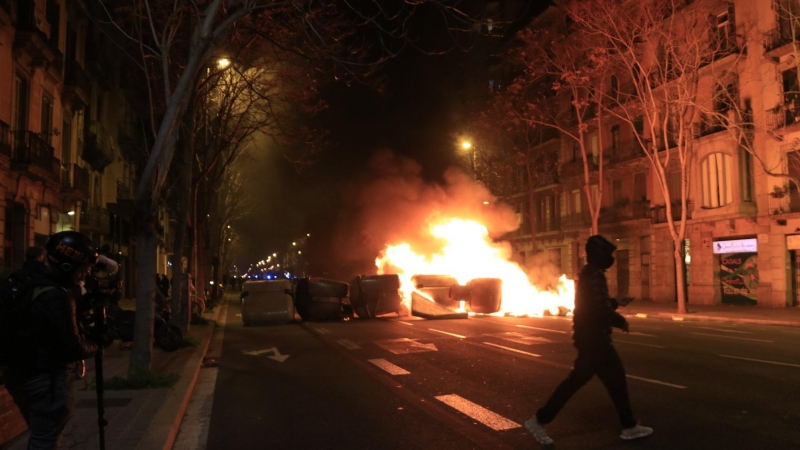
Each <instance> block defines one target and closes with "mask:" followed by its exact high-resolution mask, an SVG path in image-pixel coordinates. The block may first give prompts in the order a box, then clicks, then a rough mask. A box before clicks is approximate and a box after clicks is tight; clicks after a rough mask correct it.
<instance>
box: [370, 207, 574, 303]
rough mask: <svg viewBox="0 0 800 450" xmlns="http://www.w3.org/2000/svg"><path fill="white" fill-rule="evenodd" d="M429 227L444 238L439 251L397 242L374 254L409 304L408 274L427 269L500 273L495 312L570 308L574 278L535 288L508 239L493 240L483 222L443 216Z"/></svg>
mask: <svg viewBox="0 0 800 450" xmlns="http://www.w3.org/2000/svg"><path fill="white" fill-rule="evenodd" d="M430 233H431V235H432V236H434V237H436V238H438V239H441V240H443V241H444V242H445V245H444V247H443V248H442V250H441V251H440V252H437V253H434V254H431V255H427V256H426V255H421V254H419V253H416V252H415V251H414V250H413V249H412V248H411V246H410V245H409V244H408V243H400V244H397V245H388V246H387V247H386V249H385V250H383V251H382V252H381V255H380V256H379V257H378V258H377V259H376V260H375V264H376V265H377V266H378V273H379V274H383V273H397V274H398V276H399V277H400V283H401V290H402V292H403V297H404V299H405V302H406V306H407V307H409V308H410V299H411V292H412V291H413V290H414V289H415V287H414V285H413V283H412V282H411V278H412V277H413V276H414V275H425V274H428V275H449V276H452V277H454V278H455V279H456V280H458V283H459V284H461V285H465V284H467V282H469V281H470V280H472V279H474V278H499V279H501V280H502V281H503V292H502V304H501V306H500V311H499V312H498V313H496V314H503V315H504V314H510V315H514V316H541V315H543V314H544V313H545V311H549V312H550V313H551V314H557V313H558V312H559V307H563V308H566V309H567V310H569V311H572V309H573V308H574V304H575V303H574V302H575V286H574V283H573V281H572V280H569V279H567V278H566V276H564V275H562V276H561V277H560V278H559V283H558V286H557V287H556V290H555V291H542V290H539V289H538V288H537V287H536V286H534V285H532V284H531V283H530V281H529V280H528V276H527V275H526V273H525V271H524V270H523V269H522V268H521V267H520V266H519V265H518V264H517V263H515V262H513V261H509V258H510V254H511V250H510V247H509V245H508V243H496V242H493V241H492V239H491V238H490V237H489V231H488V230H487V228H486V227H485V226H484V225H482V224H480V223H478V222H475V221H473V220H464V219H446V220H442V221H438V222H436V223H432V224H431V225H430ZM462 303H463V302H462ZM462 307H463V305H462Z"/></svg>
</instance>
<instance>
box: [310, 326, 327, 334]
mask: <svg viewBox="0 0 800 450" xmlns="http://www.w3.org/2000/svg"><path fill="white" fill-rule="evenodd" d="M309 328H311V329H312V330H314V331H316V332H317V333H319V334H330V333H331V332H330V330H328V329H327V328H322V327H319V328H317V327H309Z"/></svg>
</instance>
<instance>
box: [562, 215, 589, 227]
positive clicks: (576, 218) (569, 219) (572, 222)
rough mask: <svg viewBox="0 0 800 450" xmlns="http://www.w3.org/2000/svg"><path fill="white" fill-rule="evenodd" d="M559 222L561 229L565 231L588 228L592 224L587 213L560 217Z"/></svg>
mask: <svg viewBox="0 0 800 450" xmlns="http://www.w3.org/2000/svg"><path fill="white" fill-rule="evenodd" d="M560 221H561V229H562V230H567V229H575V228H582V227H586V226H589V225H591V223H592V218H591V217H590V216H589V212H588V211H586V212H579V213H572V214H567V215H565V216H561V218H560Z"/></svg>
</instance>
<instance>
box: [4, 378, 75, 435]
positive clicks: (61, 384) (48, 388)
mask: <svg viewBox="0 0 800 450" xmlns="http://www.w3.org/2000/svg"><path fill="white" fill-rule="evenodd" d="M9 375H11V376H9V377H7V378H6V388H8V392H9V393H10V394H11V397H12V398H13V399H14V403H16V404H17V407H18V408H19V410H20V412H21V413H22V417H23V418H24V419H25V422H26V423H27V424H28V433H29V435H30V438H29V441H28V450H54V449H57V448H58V446H59V441H60V438H61V432H62V431H64V427H66V425H67V421H69V418H70V416H72V412H73V411H74V407H75V400H74V397H73V396H72V388H71V385H72V376H71V374H70V373H69V372H68V371H67V370H62V371H58V372H56V373H52V374H38V375H32V376H15V375H17V374H9Z"/></svg>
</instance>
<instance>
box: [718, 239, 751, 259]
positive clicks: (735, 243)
mask: <svg viewBox="0 0 800 450" xmlns="http://www.w3.org/2000/svg"><path fill="white" fill-rule="evenodd" d="M713 250H714V254H715V255H721V254H724V253H757V252H758V239H755V238H752V239H735V240H732V241H715V242H714V245H713Z"/></svg>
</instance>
